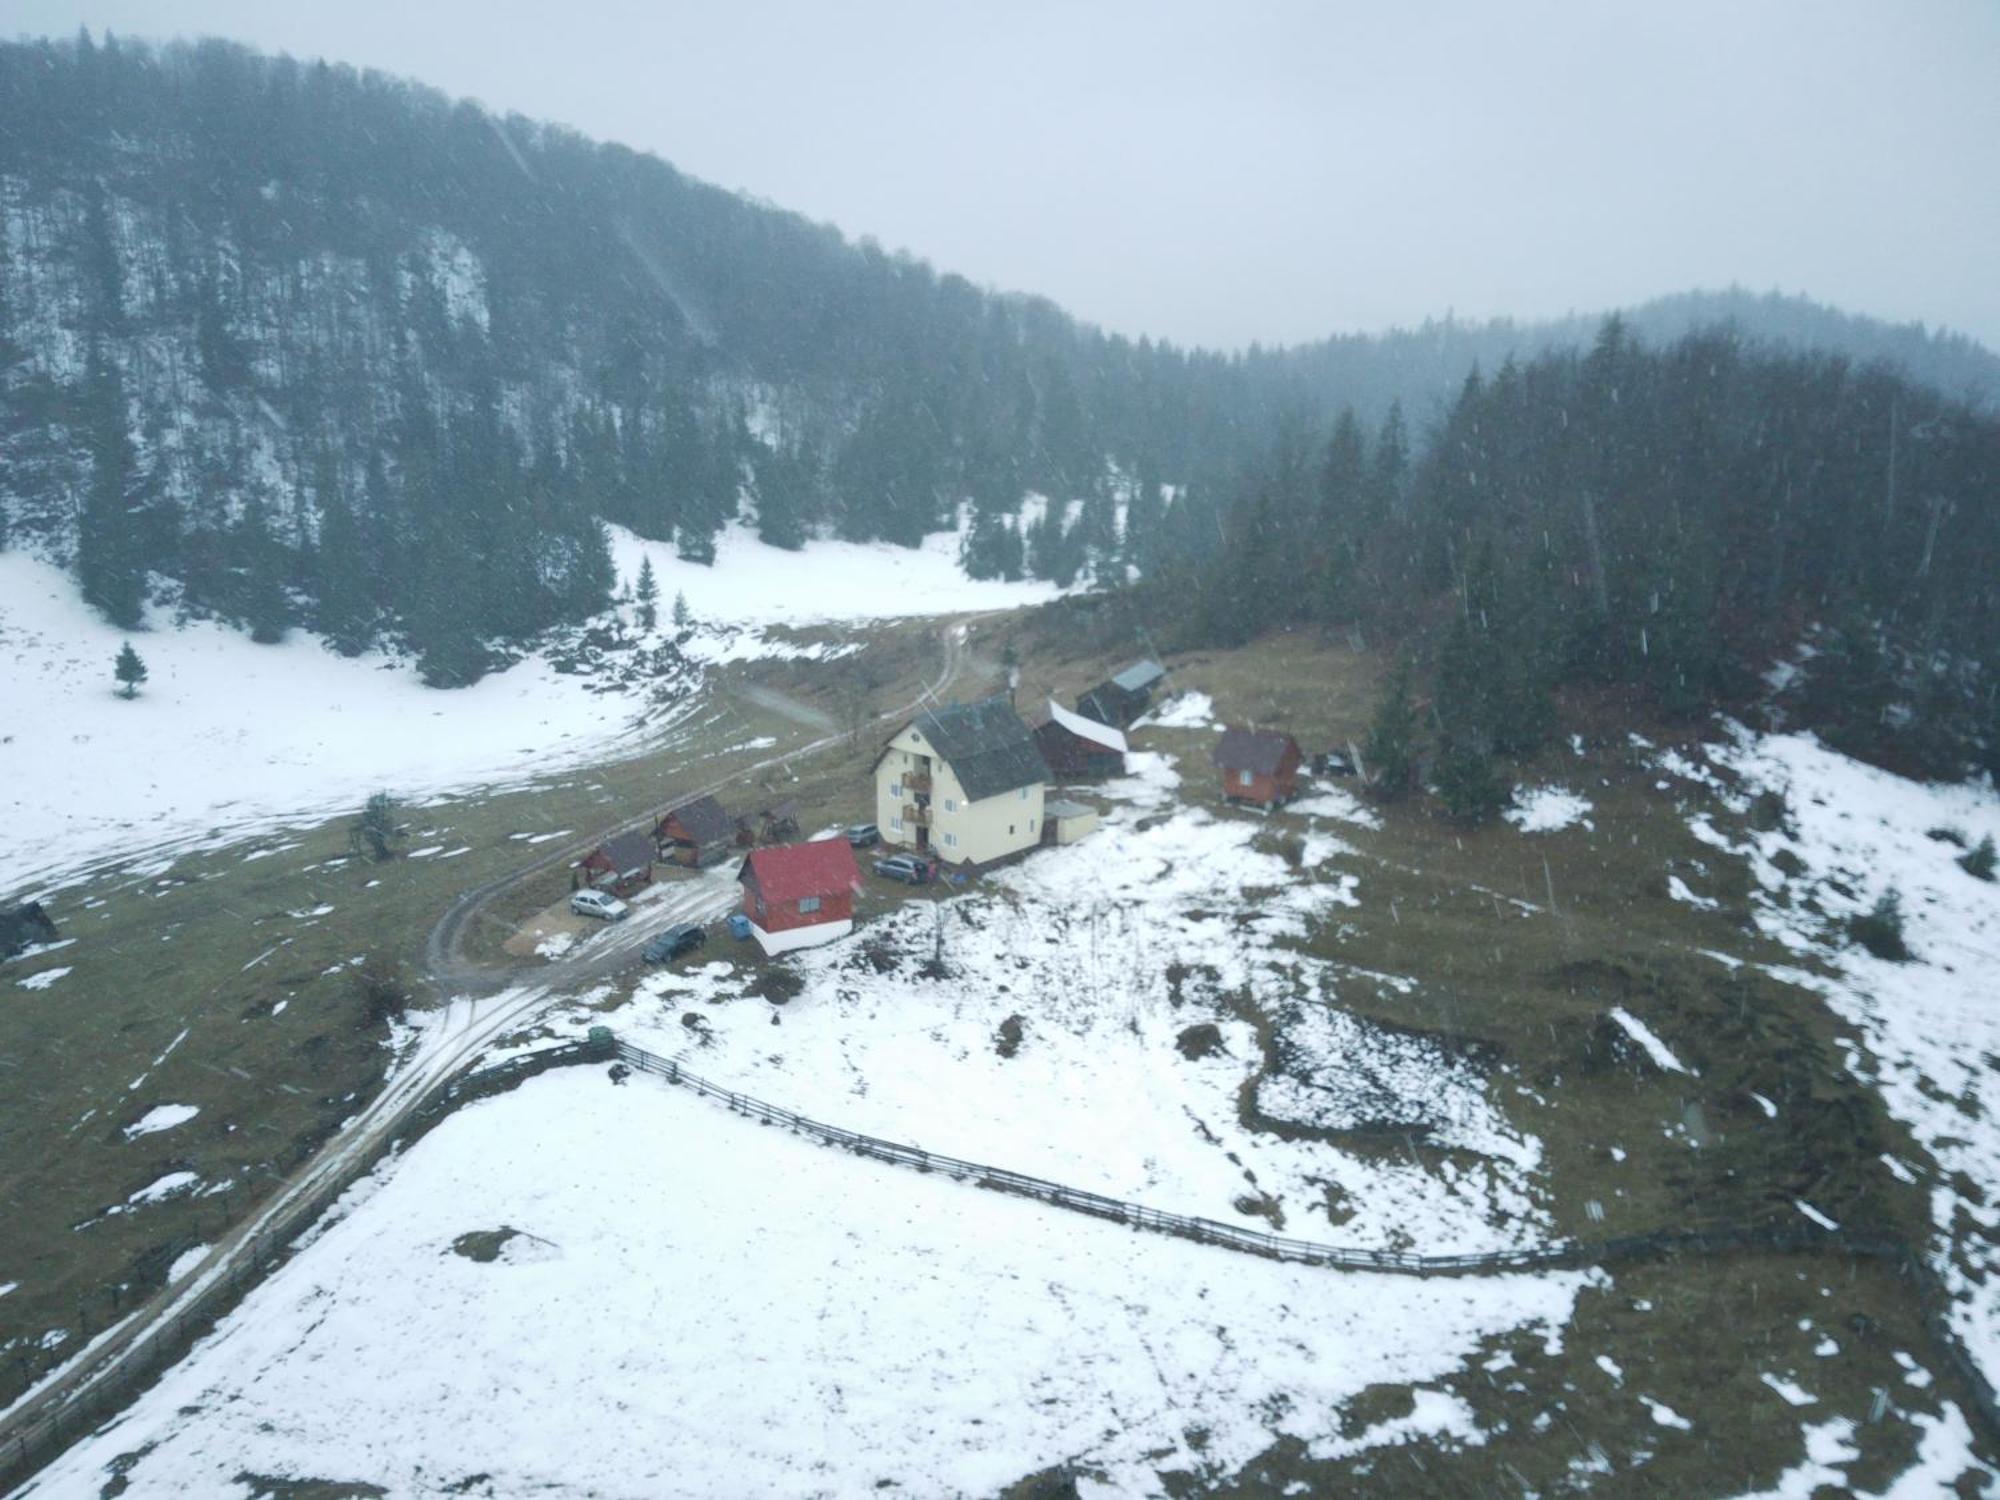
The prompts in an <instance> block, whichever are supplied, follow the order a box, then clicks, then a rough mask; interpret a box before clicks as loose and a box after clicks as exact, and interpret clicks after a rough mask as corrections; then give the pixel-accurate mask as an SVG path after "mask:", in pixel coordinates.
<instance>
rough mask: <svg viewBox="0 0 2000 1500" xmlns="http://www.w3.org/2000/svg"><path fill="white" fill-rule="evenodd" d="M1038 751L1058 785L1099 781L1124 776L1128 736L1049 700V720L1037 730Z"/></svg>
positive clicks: (1036, 745)
mask: <svg viewBox="0 0 2000 1500" xmlns="http://www.w3.org/2000/svg"><path fill="white" fill-rule="evenodd" d="M1035 748H1036V749H1038V750H1040V751H1041V752H1042V759H1043V760H1044V761H1046V762H1048V767H1049V774H1050V775H1051V776H1053V777H1055V778H1056V779H1057V780H1058V781H1096V780H1102V779H1103V778H1105V777H1107V776H1123V775H1124V774H1125V749H1126V746H1125V736H1124V734H1123V733H1122V732H1120V731H1119V730H1116V729H1113V728H1112V727H1111V726H1110V725H1109V724H1100V723H1098V722H1097V720H1095V719H1087V718H1085V717H1084V716H1083V715H1082V714H1075V713H1071V712H1070V711H1069V710H1068V709H1066V708H1064V707H1063V706H1062V705H1061V704H1060V703H1058V702H1056V700H1055V699H1053V698H1051V699H1049V719H1048V722H1047V723H1046V724H1040V725H1037V726H1036V728H1035Z"/></svg>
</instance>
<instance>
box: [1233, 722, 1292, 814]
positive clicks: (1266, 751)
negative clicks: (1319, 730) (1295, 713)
mask: <svg viewBox="0 0 2000 1500" xmlns="http://www.w3.org/2000/svg"><path fill="white" fill-rule="evenodd" d="M1299 761H1300V755H1299V742H1298V741H1297V740H1295V739H1293V738H1292V737H1291V736H1290V735H1289V734H1285V733H1282V732H1281V731H1279V730H1275V729H1230V730H1227V731H1225V732H1224V734H1223V736H1222V738H1221V739H1220V740H1218V741H1217V742H1216V746H1215V766H1216V769H1217V770H1218V771H1220V772H1221V773H1222V795H1223V796H1225V797H1227V798H1228V799H1229V800H1230V801H1232V802H1260V803H1262V804H1263V805H1264V806H1266V807H1272V806H1275V805H1276V804H1278V803H1280V802H1289V801H1291V800H1292V798H1293V797H1294V796H1296V795H1297V794H1298V790H1299Z"/></svg>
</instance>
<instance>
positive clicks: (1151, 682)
mask: <svg viewBox="0 0 2000 1500" xmlns="http://www.w3.org/2000/svg"><path fill="white" fill-rule="evenodd" d="M1166 675H1167V669H1166V668H1165V667H1163V666H1161V665H1160V664H1159V663H1158V662H1156V661H1152V660H1146V661H1135V662H1133V663H1132V665H1131V666H1129V667H1126V668H1125V669H1124V670H1123V671H1119V672H1114V673H1112V674H1111V676H1109V677H1107V678H1106V679H1105V680H1104V681H1102V682H1100V683H1099V684H1098V685H1097V686H1096V687H1094V688H1092V689H1091V690H1090V691H1089V692H1087V693H1085V694H1083V695H1082V696H1081V697H1079V698H1078V699H1077V700H1076V711H1077V712H1078V713H1080V714H1082V715H1083V716H1084V717H1085V718H1086V719H1095V720H1096V721H1097V722H1098V723H1100V724H1109V725H1110V726H1111V727H1112V728H1114V729H1125V728H1128V727H1130V725H1131V723H1132V721H1133V720H1134V719H1136V718H1138V717H1139V715H1141V714H1143V713H1144V712H1145V711H1146V710H1147V709H1148V708H1150V707H1152V703H1153V691H1154V689H1156V688H1157V687H1159V685H1160V683H1161V682H1162V681H1163V680H1164V679H1165V677H1166Z"/></svg>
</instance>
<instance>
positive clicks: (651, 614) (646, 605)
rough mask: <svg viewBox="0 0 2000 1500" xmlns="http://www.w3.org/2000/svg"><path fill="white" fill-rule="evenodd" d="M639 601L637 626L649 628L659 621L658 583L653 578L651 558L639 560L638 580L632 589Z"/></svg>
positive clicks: (643, 628)
mask: <svg viewBox="0 0 2000 1500" xmlns="http://www.w3.org/2000/svg"><path fill="white" fill-rule="evenodd" d="M633 597H634V598H635V599H637V600H638V601H639V628H640V629H642V630H651V629H652V628H653V627H654V626H655V625H657V624H659V623H660V585H659V584H658V582H656V581H655V580H654V578H653V559H652V558H650V557H643V558H641V559H640V560H639V582H638V585H637V587H636V588H635V589H634V590H633Z"/></svg>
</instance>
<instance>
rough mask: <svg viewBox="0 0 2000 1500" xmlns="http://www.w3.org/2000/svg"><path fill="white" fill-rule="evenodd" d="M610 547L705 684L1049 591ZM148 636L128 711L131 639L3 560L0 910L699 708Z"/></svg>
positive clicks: (30, 560) (737, 541) (824, 560)
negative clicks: (683, 614) (937, 616)
mask: <svg viewBox="0 0 2000 1500" xmlns="http://www.w3.org/2000/svg"><path fill="white" fill-rule="evenodd" d="M616 541H617V551H618V554H619V566H620V576H621V577H622V578H623V579H625V580H626V581H627V582H630V581H631V580H632V579H633V578H634V577H636V575H637V573H638V568H639V555H640V552H641V551H642V550H644V551H646V552H648V553H650V555H651V556H652V558H653V565H654V567H655V569H656V570H657V571H658V573H659V576H660V581H661V584H662V614H663V616H664V613H665V611H666V610H667V609H668V608H670V607H671V605H672V602H673V598H674V594H675V593H676V592H677V591H678V592H684V593H685V594H686V595H687V598H688V603H689V607H690V608H691V609H692V610H693V611H694V613H695V615H696V617H697V622H698V626H699V629H698V631H697V634H696V635H695V637H694V639H693V640H692V641H690V642H689V643H688V645H687V648H686V649H687V653H688V655H689V656H690V657H692V658H694V659H695V660H696V661H697V662H698V663H706V664H709V665H711V666H712V665H716V664H719V663H721V662H724V661H740V660H745V659H748V658H753V657H758V656H766V655H773V654H798V652H799V650H800V649H801V648H799V647H798V646H797V645H786V644H781V643H778V642H774V641H772V640H768V639H766V638H765V636H764V634H763V627H765V626H770V625H781V624H791V625H808V624H815V623H824V622H828V621H838V620H857V619H872V618H882V617H885V616H893V615H910V614H922V613H926V612H948V611H957V610H969V609H984V608H993V607H1003V606H1008V605H1017V604H1025V603H1031V602H1034V601H1035V600H1038V599H1040V598H1043V597H1046V595H1047V594H1048V592H1049V589H1048V586H1046V585H1039V584H981V583H973V582H972V581H970V580H968V579H967V578H966V577H965V576H964V575H963V574H962V573H960V572H959V570H958V565H957V563H956V561H955V556H954V553H953V550H952V549H953V548H954V547H955V538H953V537H951V536H950V535H949V534H945V535H941V536H939V537H934V538H932V541H931V544H929V545H927V546H926V547H924V548H921V549H916V550H907V549H902V548H895V547H889V546H887V545H869V546H862V545H857V544H849V543H837V542H825V543H814V544H812V545H811V546H810V547H808V548H807V549H806V550H805V551H803V552H798V553H791V552H781V551H779V550H777V549H776V548H772V547H766V546H764V545H763V544H762V543H760V542H758V541H756V540H755V538H754V537H753V536H751V535H750V534H749V533H747V532H745V531H743V530H742V529H741V528H737V529H734V530H732V531H730V532H728V533H726V534H725V535H724V537H723V538H722V545H721V549H720V551H719V553H718V557H717V563H716V566H715V567H714V568H704V567H699V566H697V565H695V564H691V563H684V562H681V561H679V560H678V559H677V558H675V557H674V556H673V552H672V549H671V548H669V547H663V546H657V545H654V544H649V543H642V542H639V541H638V540H637V539H636V538H633V537H631V536H630V535H629V534H622V535H620V536H619V537H617V538H616ZM153 623H154V625H155V627H156V628H154V629H151V630H148V631H143V632H140V633H138V634H137V635H135V636H134V637H133V638H132V639H133V644H134V646H135V647H136V649H137V650H138V651H139V653H140V655H141V656H142V657H143V658H144V659H145V662H146V666H147V669H148V672H149V673H150V676H149V678H148V680H147V682H146V684H145V686H144V688H143V689H142V690H141V692H140V694H139V696H138V697H137V698H136V699H133V700H131V701H127V700H125V699H122V698H120V697H118V696H116V695H115V693H114V692H113V688H114V687H115V684H114V682H113V680H112V676H111V664H112V661H113V659H114V657H115V656H116V655H117V652H118V648H119V645H120V643H121V641H123V640H124V639H125V636H124V634H123V633H122V632H120V631H118V630H116V629H114V628H112V627H111V626H109V625H106V624H105V623H104V622H103V621H102V620H101V619H99V618H98V617H97V615H96V614H95V613H94V612H93V611H91V610H90V609H89V608H88V607H86V606H85V605H84V603H83V602H82V600H81V598H80V597H79V596H78V594H77V591H76V585H75V582H74V580H73V579H72V578H71V577H70V576H69V575H68V574H67V573H65V572H63V571H62V570H60V569H58V568H55V567H53V566H51V565H50V564H48V563H45V562H42V561H39V560H37V559H36V558H34V557H33V556H31V555H29V554H27V553H25V552H18V551H16V552H6V553H0V894H5V893H7V892H9V891H12V890H15V889H17V888H20V889H25V888H31V887H32V888H35V889H42V888H46V887H48V886H51V885H54V884H58V883H60V882H61V881H62V880H63V879H64V878H65V877H66V876H68V875H71V874H73V873H75V872H77V871H79V870H81V869H83V868H86V867H89V866H91V865H94V864H97V863H100V862H102V861H106V860H111V859H125V858H131V857H134V856H136V855H139V854H142V853H148V852H156V853H170V852H172V851H173V850H174V849H176V848H188V847H194V846H200V845H206V844H213V843H218V842H227V841H230V840H232V839H236V838H240V837H243V836H245V835H247V834H248V833H250V832H252V831H254V830H256V829H258V828H263V827H269V826H272V825H274V824H282V823H291V822H298V821H303V820H308V819H314V818H318V817H322V816H329V815H333V814H335V813H338V812H341V811H345V810H348V809H351V808H353V807H355V806H358V805H359V803H360V802H361V801H362V800H363V799H365V798H366V797H367V796H368V795H369V793H371V792H375V791H379V790H384V789H387V790H392V791H394V792H395V793H396V795H398V796H399V797H403V798H410V799H418V798H424V797H429V796H435V795H439V794H442V793H445V792H450V791H455V790H461V789H466V788H471V787H476V786H487V785H495V784H501V783H506V782H513V781H519V780H523V779H526V778H528V777H530V776H533V775H536V774H538V773H544V772H548V771H551V770H559V769H562V768H564V767H567V766H574V765H578V764H583V763H586V762H590V761H595V760H602V759H605V758H608V757H611V756H615V755H618V754H621V753H625V752H629V751H631V750H634V749H636V748H638V747H639V746H640V745H641V744H643V743H646V742H649V741H651V740H653V739H655V738H656V737H658V736H660V735H661V734H663V733H665V732H667V731H668V730H669V729H670V728H671V726H672V725H673V724H674V723H675V722H677V721H678V720H679V718H681V717H682V716H683V715H685V714H686V713H687V712H688V705H689V704H690V703H691V701H692V695H690V697H689V698H687V699H684V700H682V701H681V702H680V703H677V704H673V705H670V706H660V705H655V704H653V703H650V702H649V701H648V700H647V698H646V697H645V696H643V695H642V694H641V693H639V692H638V691H636V690H632V691H622V692H610V693H607V692H597V691H592V690H591V687H590V686H589V685H588V684H589V682H590V679H587V678H585V677H581V676H571V675H566V674H563V673H559V672H557V671H555V670H554V669H553V668H552V667H551V666H550V665H549V663H548V662H547V661H546V660H545V659H544V658H542V657H540V656H532V657H529V658H528V659H527V660H525V661H523V662H521V663H520V664H518V665H517V666H515V667H513V668H511V669H509V670H508V671H505V672H498V673H494V674H492V675H490V676H488V677H485V678H483V679H481V680H480V682H479V683H478V684H476V685H475V686H473V687H471V688H467V689H463V690H460V691H454V692H440V691H436V690H432V689H428V688H425V687H423V686H422V685H421V684H420V683H419V682H418V681H417V678H416V676H415V674H414V673H413V672H412V671H411V670H410V669H409V667H408V666H407V665H403V664H398V663H396V662H392V661H390V660H388V659H386V658H384V657H382V656H379V655H372V654H371V655H367V656H362V657H359V658H355V659H352V660H349V659H346V658H343V657H340V656H337V655H335V654H334V653H332V652H330V651H328V650H326V649H325V648H324V647H322V646H321V645H320V644H319V643H318V642H317V641H316V640H315V639H314V638H313V637H311V636H309V635H307V634H305V633H303V632H294V633H293V634H292V635H291V636H290V637H289V638H288V639H287V640H286V641H285V642H284V643H283V644H281V645H277V646H259V645H255V644H253V643H252V642H251V641H250V640H249V639H248V638H247V637H246V636H245V635H243V634H242V633H241V632H240V631H236V630H231V629H227V628H225V627H222V626H220V625H215V624H207V623H201V622H195V623H191V624H188V625H185V626H182V627H179V628H175V627H174V626H173V624H172V622H171V620H170V619H168V618H167V617H165V616H164V615H161V614H159V613H158V612H156V613H155V617H154V622H153ZM600 686H601V684H600Z"/></svg>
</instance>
